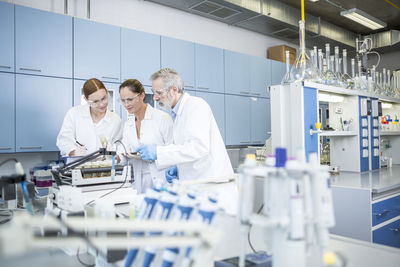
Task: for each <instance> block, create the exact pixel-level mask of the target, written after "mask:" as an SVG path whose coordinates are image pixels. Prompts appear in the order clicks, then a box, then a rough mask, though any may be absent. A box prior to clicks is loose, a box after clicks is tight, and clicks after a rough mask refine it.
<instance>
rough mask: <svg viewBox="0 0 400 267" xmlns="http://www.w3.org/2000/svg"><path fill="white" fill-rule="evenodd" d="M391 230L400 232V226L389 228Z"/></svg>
mask: <svg viewBox="0 0 400 267" xmlns="http://www.w3.org/2000/svg"><path fill="white" fill-rule="evenodd" d="M389 230H390V231H393V232H399V231H400V227H397V228H394V229H393V228H389Z"/></svg>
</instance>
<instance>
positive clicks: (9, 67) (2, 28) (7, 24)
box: [0, 2, 15, 72]
mask: <svg viewBox="0 0 400 267" xmlns="http://www.w3.org/2000/svg"><path fill="white" fill-rule="evenodd" d="M0 36H1V42H0V71H10V72H14V70H15V64H14V5H12V4H9V3H4V2H0Z"/></svg>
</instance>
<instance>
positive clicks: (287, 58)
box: [285, 50, 290, 73]
mask: <svg viewBox="0 0 400 267" xmlns="http://www.w3.org/2000/svg"><path fill="white" fill-rule="evenodd" d="M285 53H286V73H289V69H290V51H289V50H286V51H285Z"/></svg>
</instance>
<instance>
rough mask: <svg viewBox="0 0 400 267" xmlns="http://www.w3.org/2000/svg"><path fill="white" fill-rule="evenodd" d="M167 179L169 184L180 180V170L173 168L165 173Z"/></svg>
mask: <svg viewBox="0 0 400 267" xmlns="http://www.w3.org/2000/svg"><path fill="white" fill-rule="evenodd" d="M165 178H166V179H167V182H168V183H172V180H174V179H178V168H177V167H176V166H173V167H171V168H169V169H167V170H166V171H165Z"/></svg>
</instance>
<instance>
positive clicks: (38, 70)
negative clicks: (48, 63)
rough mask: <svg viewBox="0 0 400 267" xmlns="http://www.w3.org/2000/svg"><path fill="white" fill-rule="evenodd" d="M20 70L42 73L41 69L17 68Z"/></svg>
mask: <svg viewBox="0 0 400 267" xmlns="http://www.w3.org/2000/svg"><path fill="white" fill-rule="evenodd" d="M19 69H20V70H27V71H36V72H42V70H41V69H31V68H19Z"/></svg>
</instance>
